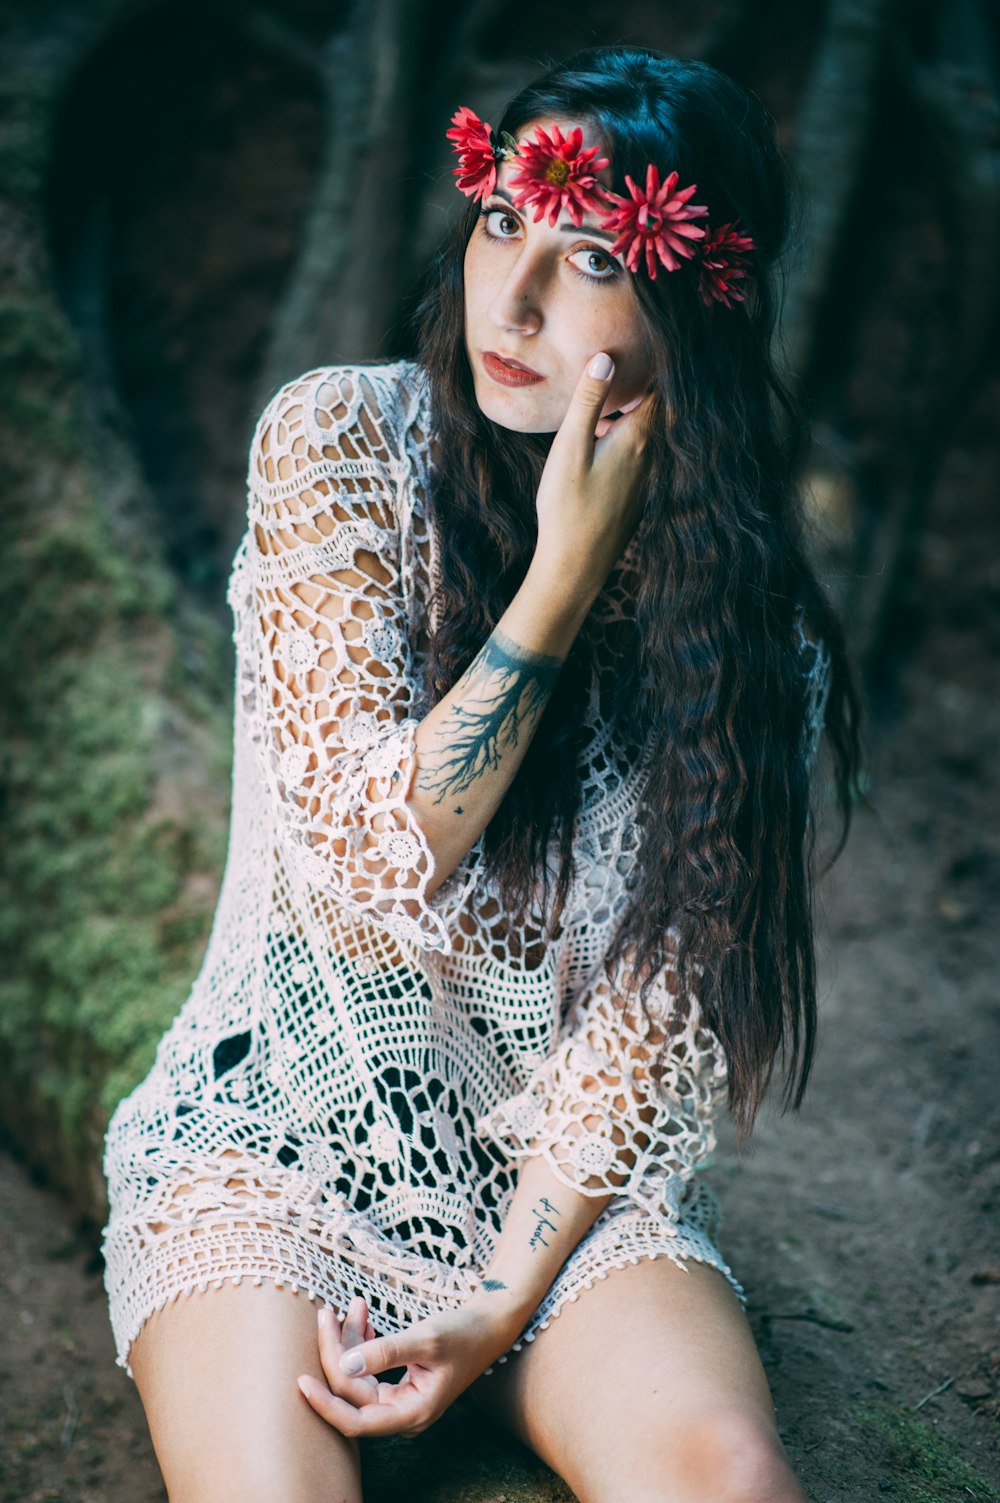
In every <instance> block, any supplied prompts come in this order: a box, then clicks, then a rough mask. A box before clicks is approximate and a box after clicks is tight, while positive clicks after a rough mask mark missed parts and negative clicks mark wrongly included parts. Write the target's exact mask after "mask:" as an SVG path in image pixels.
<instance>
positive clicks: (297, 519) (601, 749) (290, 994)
mask: <svg viewBox="0 0 1000 1503" xmlns="http://www.w3.org/2000/svg"><path fill="white" fill-rule="evenodd" d="M429 427H430V410H429V390H428V384H427V380H426V377H425V375H424V373H423V371H422V370H421V368H420V366H419V365H417V364H416V363H415V362H412V361H407V360H401V361H395V362H392V363H369V364H366V365H352V366H346V365H345V366H331V367H327V368H324V369H320V370H315V371H311V372H308V373H307V374H305V375H304V376H302V377H301V378H300V379H299V380H296V381H291V382H289V383H288V384H287V385H285V386H284V387H282V389H281V390H280V391H278V392H277V393H276V395H275V396H274V397H273V398H272V399H271V401H270V402H269V403H268V405H267V407H266V408H265V410H264V412H263V413H262V414H261V417H260V420H259V422H258V424H257V429H256V431H255V434H254V438H253V442H252V445H251V451H250V462H249V472H248V526H247V530H246V533H245V536H244V537H243V539H242V540H241V542H240V545H239V547H238V548H237V551H236V555H235V558H234V561H233V568H232V575H231V579H230V585H229V592H228V599H229V604H230V606H231V608H232V611H233V617H234V623H235V624H234V632H233V636H234V642H235V645H236V652H237V666H236V673H237V685H236V697H235V721H234V748H233V750H234V760H233V795H232V813H231V824H230V833H229V849H228V856H227V861H226V867H225V872H224V875H223V881H222V888H221V891H220V894H219V902H218V908H217V911H216V913H215V917H214V920H213V924H212V930H211V935H210V938H209V942H208V947H207V950H206V953H205V957H204V961H203V964H202V967H201V971H200V974H199V975H198V977H197V979H196V980H195V982H194V985H193V987H192V990H191V993H190V995H189V997H188V999H187V1001H186V1002H185V1004H184V1006H183V1007H182V1008H181V1010H180V1012H179V1013H178V1015H177V1017H176V1018H175V1020H174V1022H173V1024H172V1025H171V1027H170V1028H169V1029H168V1031H167V1032H166V1034H165V1035H164V1036H163V1038H162V1040H161V1041H160V1044H159V1047H158V1051H157V1055H156V1059H155V1062H154V1064H153V1066H152V1068H151V1070H150V1072H149V1074H148V1075H147V1077H146V1078H145V1080H143V1081H142V1082H141V1084H140V1085H138V1086H137V1087H136V1088H135V1089H134V1090H133V1091H132V1092H131V1094H130V1095H128V1096H127V1097H126V1098H125V1099H124V1100H123V1101H121V1102H120V1103H119V1105H118V1107H117V1109H116V1111H115V1113H114V1116H113V1117H112V1120H111V1122H110V1124H109V1126H108V1131H107V1138H106V1143H105V1158H104V1170H105V1175H106V1177H107V1182H108V1190H109V1197H110V1207H111V1212H110V1216H109V1220H108V1224H107V1226H106V1227H105V1228H104V1256H105V1260H106V1261H105V1283H106V1287H107V1291H108V1296H109V1301H110V1311H111V1322H112V1326H113V1329H114V1334H115V1340H116V1344H117V1351H118V1359H117V1360H118V1365H119V1366H121V1367H123V1368H125V1370H126V1372H128V1374H129V1375H130V1376H131V1375H132V1369H131V1366H130V1365H129V1362H128V1354H129V1349H130V1346H131V1343H132V1341H133V1340H134V1338H135V1337H136V1335H137V1334H138V1332H139V1330H140V1328H141V1326H142V1324H143V1322H144V1321H145V1319H146V1318H147V1317H148V1316H149V1315H150V1314H151V1313H152V1312H153V1311H154V1310H157V1309H160V1308H161V1307H162V1306H163V1305H164V1304H165V1303H166V1302H167V1301H168V1300H171V1299H173V1298H175V1297H176V1296H177V1295H180V1294H191V1293H193V1292H195V1291H204V1290H207V1289H208V1288H209V1286H215V1287H219V1286H221V1285H222V1284H223V1282H224V1281H225V1280H232V1281H233V1282H234V1283H239V1282H240V1281H241V1280H242V1279H249V1280H251V1281H252V1282H253V1283H255V1284H260V1283H261V1281H262V1280H264V1279H268V1280H272V1281H273V1282H274V1283H275V1284H277V1285H283V1286H288V1287H290V1288H292V1289H294V1290H297V1291H301V1292H303V1293H305V1294H306V1295H307V1296H308V1297H309V1299H311V1300H323V1301H325V1302H327V1303H329V1304H331V1305H333V1306H334V1307H335V1308H337V1309H339V1310H341V1311H343V1310H344V1309H345V1308H346V1306H347V1304H348V1302H349V1300H350V1298H351V1297H352V1295H354V1294H355V1293H362V1294H364V1296H365V1297H366V1299H367V1300H368V1302H369V1305H370V1307H371V1312H372V1321H373V1324H374V1326H375V1329H376V1331H377V1332H378V1334H380V1335H382V1334H386V1333H390V1332H396V1331H398V1330H400V1329H401V1328H402V1327H404V1326H406V1325H409V1324H411V1323H413V1322H415V1321H418V1320H421V1319H423V1318H425V1317H427V1316H428V1315H431V1314H432V1313H433V1312H435V1311H436V1310H440V1309H443V1308H448V1307H453V1306H455V1305H458V1304H460V1303H461V1302H462V1301H463V1300H465V1299H466V1298H467V1297H468V1296H469V1295H470V1294H472V1293H473V1292H474V1291H475V1290H476V1289H477V1288H478V1286H479V1283H480V1280H481V1277H482V1274H483V1271H484V1270H485V1267H486V1265H487V1263H488V1262H489V1259H490V1256H491V1253H492V1249H493V1247H494V1244H495V1241H496V1238H497V1236H498V1235H499V1232H500V1229H501V1227H502V1225H503V1222H504V1217H505V1213H506V1210H507V1207H508V1205H509V1203H510V1199H511V1196H512V1194H513V1191H514V1186H515V1181H516V1173H517V1164H518V1160H519V1159H521V1158H523V1157H524V1156H526V1155H532V1154H543V1155H544V1156H545V1158H546V1160H547V1161H548V1163H549V1164H550V1166H551V1168H552V1171H553V1173H554V1174H555V1175H556V1176H557V1177H558V1178H559V1179H561V1180H563V1181H564V1182H565V1183H567V1184H569V1185H572V1186H574V1187H575V1188H577V1189H580V1190H582V1191H583V1193H585V1194H590V1195H598V1194H606V1193H608V1192H609V1191H610V1192H612V1193H613V1194H614V1198H613V1199H612V1200H611V1201H610V1202H609V1204H608V1205H607V1206H606V1207H605V1209H604V1210H603V1211H602V1212H601V1214H600V1215H599V1217H598V1219H597V1220H596V1222H595V1223H594V1225H593V1226H592V1228H591V1229H590V1231H589V1232H588V1233H587V1234H586V1235H585V1236H584V1237H583V1239H582V1241H581V1242H580V1243H579V1244H578V1246H577V1247H576V1248H575V1250H574V1251H573V1252H572V1253H571V1254H570V1256H569V1257H568V1258H567V1259H566V1261H565V1263H564V1264H563V1266H562V1268H561V1270H560V1271H559V1273H558V1275H557V1277H556V1278H555V1280H554V1282H553V1284H552V1285H551V1287H550V1289H549V1290H548V1292H547V1293H546V1295H545V1297H544V1298H543V1299H542V1301H541V1303H540V1304H539V1306H538V1308H537V1310H536V1311H535V1313H534V1315H533V1316H532V1318H531V1319H530V1320H529V1321H528V1323H527V1325H526V1326H525V1328H524V1330H523V1332H522V1333H521V1337H520V1339H519V1340H518V1341H517V1342H515V1343H514V1345H513V1347H512V1348H511V1350H514V1351H517V1350H519V1349H520V1347H521V1344H522V1342H523V1341H530V1340H532V1339H533V1337H534V1336H535V1334H536V1332H537V1331H539V1330H541V1329H544V1327H545V1326H547V1325H548V1324H549V1322H550V1320H551V1319H552V1318H553V1317H554V1316H555V1315H557V1314H558V1312H559V1310H560V1308H561V1307H562V1305H563V1303H564V1302H565V1301H566V1300H568V1299H575V1298H576V1297H577V1295H578V1294H579V1292H580V1291H581V1290H582V1289H585V1288H587V1287H589V1286H590V1285H592V1284H593V1282H594V1280H595V1279H597V1278H604V1277H606V1276H607V1273H608V1270H609V1269H611V1268H616V1267H619V1266H621V1265H623V1264H626V1263H635V1262H637V1261H638V1260H639V1259H640V1258H644V1257H662V1256H667V1257H670V1258H672V1259H673V1260H674V1262H675V1263H678V1264H679V1266H681V1267H683V1260H684V1259H696V1260H698V1261H700V1262H705V1263H710V1264H712V1265H714V1266H715V1267H717V1268H719V1269H720V1270H721V1271H722V1272H723V1274H724V1275H725V1276H726V1277H727V1278H728V1279H729V1280H730V1282H731V1284H732V1286H733V1288H734V1289H735V1291H736V1293H737V1295H738V1297H739V1298H740V1300H741V1302H742V1303H744V1304H745V1297H744V1294H743V1290H742V1287H741V1285H740V1284H739V1283H738V1282H737V1280H736V1279H735V1277H734V1276H733V1274H732V1273H731V1271H730V1269H729V1268H728V1266H727V1265H726V1263H725V1262H724V1261H723V1259H722V1257H721V1255H720V1253H719V1251H718V1249H717V1247H716V1245H715V1241H714V1239H715V1237H716V1236H717V1233H718V1227H719V1224H720V1219H721V1218H720V1213H719V1206H718V1202H717V1201H716V1200H715V1197H714V1195H713V1194H712V1192H711V1191H710V1190H708V1188H707V1187H706V1186H705V1185H704V1184H703V1182H702V1180H701V1177H700V1175H698V1174H697V1172H696V1171H698V1170H700V1169H703V1168H704V1167H705V1166H706V1165H707V1164H708V1163H709V1162H710V1160H711V1157H712V1153H713V1150H714V1147H715V1141H716V1139H715V1132H714V1128H713V1118H714V1117H715V1114H716V1112H717V1111H718V1109H719V1107H720V1106H721V1104H722V1102H723V1100H724V1096H725V1084H726V1066H725V1059H724V1055H723V1053H722V1050H721V1046H720V1045H719V1043H718V1040H717V1039H716V1037H715V1036H714V1034H713V1033H712V1032H710V1031H709V1030H708V1028H707V1027H705V1026H704V1024H703V1023H702V1021H701V1019H700V1017H699V1012H698V1007H697V1002H696V1000H695V998H694V997H693V996H689V997H688V998H686V999H684V1000H683V1001H680V1000H679V999H678V998H677V997H676V996H674V995H672V993H671V990H670V987H669V985H668V981H669V978H667V977H666V976H664V978H663V984H662V985H658V990H657V992H656V998H658V1000H659V1002H660V1004H661V1006H662V1008H663V1009H664V1012H665V1013H666V1012H669V1013H670V1014H671V1015H672V1016H673V1017H674V1018H675V1019H679V1018H681V1017H684V1022H683V1027H681V1028H680V1029H679V1031H678V1032H677V1033H676V1035H675V1036H674V1039H673V1043H672V1048H671V1052H670V1055H669V1069H668V1071H667V1073H666V1075H665V1076H664V1078H663V1079H662V1080H661V1081H660V1082H659V1083H658V1084H657V1083H654V1082H653V1081H651V1080H650V1078H649V1076H648V1074H647V1073H646V1071H645V1069H644V1063H645V1061H646V1059H647V1049H646V1047H645V1046H644V1044H643V1042H642V1038H643V1034H642V1030H641V1029H640V1027H639V1022H640V1019H639V1018H637V1016H635V1015H634V1014H632V1013H631V1012H630V1013H628V1014H627V1015H626V1016H625V1017H624V1019H623V1018H622V1015H621V1012H620V1010H619V1009H616V1007H615V1006H614V1003H613V999H612V997H611V995H610V993H609V987H608V983H607V980H606V979H605V977H604V972H603V965H602V957H603V955H604V954H605V952H606V949H607V946H608V943H609V939H610V936H611V932H612V928H613V925H614V922H615V919H616V918H617V917H618V915H619V913H620V912H621V911H622V905H623V898H624V877H625V873H627V872H628V871H629V869H630V864H631V863H632V862H633V861H634V858H635V851H636V847H637V834H636V827H635V823H634V813H635V810H636V806H637V803H638V800H639V797H640V794H641V791H642V785H643V778H644V775H645V770H646V768H647V766H648V759H646V758H639V759H636V758H634V757H633V759H632V762H631V763H627V762H625V761H624V760H623V758H622V757H621V756H620V755H616V746H615V743H614V739H613V738H612V737H611V736H610V735H609V731H608V726H607V724H606V723H604V722H602V719H601V716H600V709H599V694H598V691H597V689H596V687H595V689H594V691H593V692H592V695H591V700H590V705H589V709H588V712H587V719H588V723H589V725H590V726H592V727H593V735H592V737H591V739H590V743H589V746H588V748H587V751H586V754H585V755H586V758H587V764H588V765H587V768H586V774H585V782H584V800H583V807H582V809H581V813H580V816H579V823H578V827H577V829H578V833H577V836H576V841H575V847H574V850H575V858H576V864H577V871H576V879H575V883H574V886H573V890H572V893H571V898H570V902H569V905H568V907H567V910H566V911H565V912H564V914H563V916H562V919H561V928H560V932H559V935H558V938H557V939H554V940H552V941H549V942H545V943H539V942H538V940H537V937H535V938H534V942H533V931H532V929H531V928H530V927H529V928H528V929H527V930H526V932H525V935H524V942H523V943H521V942H520V940H518V941H517V942H515V943H513V944H511V943H507V944H505V943H504V942H503V940H502V937H501V935H500V934H499V932H495V931H494V928H493V923H494V920H495V918H496V916H497V914H498V912H499V907H498V903H497V900H496V897H495V895H494V893H493V891H492V890H491V884H489V883H488V882H487V881H486V879H485V876H484V874H483V871H482V859H481V858H482V837H480V839H479V840H478V841H477V842H476V844H475V845H474V846H473V847H472V849H471V850H470V851H469V853H468V856H467V857H466V858H465V859H464V860H463V861H461V862H460V863H459V865H458V867H457V868H456V870H455V871H454V873H452V875H451V876H450V877H449V878H448V879H447V880H446V882H445V883H444V884H443V885H442V886H441V887H440V888H439V889H438V890H437V891H436V892H435V893H434V894H433V895H432V896H430V897H428V896H427V894H426V890H425V889H426V885H427V881H428V878H429V876H430V874H431V871H432V869H433V859H432V857H431V853H430V849H429V847H428V845H427V842H426V839H425V837H424V835H423V833H422V831H421V829H420V828H419V826H418V825H417V824H416V822H415V821H414V819H413V817H412V816H411V814H410V812H409V810H408V809H407V807H406V804H405V803H404V797H405V794H406V792H407V791H408V789H409V787H410V784H411V780H412V775H413V773H414V770H415V751H414V734H415V732H416V729H417V726H418V724H419V722H420V720H421V719H422V718H423V716H424V715H425V714H426V713H427V711H428V710H429V708H430V706H429V704H427V703H426V701H425V699H424V696H423V691H422V688H421V673H420V669H421V663H422V660H423V651H424V648H425V645H426V629H427V613H426V607H425V602H426V601H427V600H428V599H429V598H430V595H431V591H432V587H433V583H434V582H435V580H436V578H437V552H436V541H435V537H434V535H433V531H432V529H431V527H430V525H429V523H428V520H427V500H426V496H427V476H428V465H429V462H430V460H429V448H430V433H429ZM629 569H630V552H626V554H625V555H624V557H623V559H622V560H621V561H620V563H619V565H618V566H617V568H616V570H615V571H614V572H613V573H612V575H611V577H610V579H609V581H608V585H607V587H606V589H605V590H604V592H603V593H602V595H601V596H600V597H599V598H598V601H597V602H596V603H595V607H594V610H593V611H592V613H591V616H590V617H589V618H588V623H587V626H586V627H585V629H587V630H592V631H597V632H598V633H600V632H601V631H603V630H604V625H605V624H606V623H608V622H610V621H613V620H614V619H615V618H616V616H619V617H620V616H621V615H622V613H623V610H624V607H625V605H626V604H627V596H628V580H629ZM802 643H803V648H804V655H805V660H806V661H805V666H806V671H807V672H809V673H810V676H811V686H812V690H813V694H812V711H811V716H810V721H811V723H810V727H809V744H808V746H807V754H809V755H811V753H812V750H813V749H814V745H815V740H816V736H817V732H818V728H819V724H820V719H821V714H822V707H823V700H824V696H825V692H826V680H827V675H828V662H827V659H826V657H825V656H823V655H820V654H819V653H818V652H817V651H815V650H814V649H812V650H811V655H810V644H808V643H807V642H806V641H805V638H804V637H803V639H802ZM613 669H614V661H613V657H612V656H611V654H610V652H609V654H608V655H607V657H606V660H605V662H604V663H603V665H602V666H601V669H600V671H601V672H603V671H610V672H613ZM599 676H600V672H599V673H598V674H596V675H595V679H596V678H598V677H599ZM376 816H382V818H376ZM654 1042H658V1040H654ZM650 1052H651V1053H652V1052H655V1051H650ZM650 1105H652V1107H653V1109H654V1111H653V1119H652V1121H651V1122H643V1120H642V1119H641V1118H640V1111H641V1110H642V1109H643V1108H646V1109H647V1111H648V1107H649V1106H650ZM584 1119H586V1122H585V1121H584ZM628 1151H631V1153H632V1154H634V1162H633V1163H632V1164H631V1166H627V1165H626V1163H625V1160H624V1159H623V1158H622V1157H621V1155H622V1154H623V1153H625V1152H628ZM499 1360H500V1361H505V1360H506V1356H504V1357H501V1358H500V1359H499Z"/></svg>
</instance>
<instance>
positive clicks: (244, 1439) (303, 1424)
mask: <svg viewBox="0 0 1000 1503" xmlns="http://www.w3.org/2000/svg"><path fill="white" fill-rule="evenodd" d="M317 1308H318V1306H317V1305H315V1304H314V1303H313V1302H312V1301H311V1300H310V1299H308V1298H307V1296H306V1295H304V1294H297V1293H295V1292H294V1291H293V1290H291V1289H287V1288H280V1289H279V1288H278V1287H277V1286H276V1285H274V1284H271V1283H269V1282H267V1281H266V1280H265V1281H264V1282H263V1283H262V1284H260V1285H254V1284H252V1283H250V1282H249V1281H247V1280H244V1282H243V1283H242V1284H239V1285H234V1284H231V1283H226V1284H223V1285H222V1286H221V1288H218V1289H216V1288H213V1287H210V1288H208V1289H207V1290H205V1291H203V1292H202V1291H195V1292H194V1293H192V1294H183V1295H180V1296H179V1297H178V1298H177V1299H175V1300H173V1301H171V1303H169V1304H167V1305H165V1306H164V1307H163V1308H162V1309H161V1310H158V1311H156V1312H155V1313H154V1314H153V1315H151V1316H150V1318H149V1319H148V1320H147V1321H146V1323H145V1325H144V1326H143V1328H142V1330H141V1331H140V1333H139V1335H138V1337H137V1338H136V1340H135V1342H134V1343H133V1345H132V1350H131V1352H130V1354H129V1362H130V1365H131V1367H132V1371H133V1373H134V1375H135V1380H136V1386H137V1388H138V1390H139V1396H140V1398H141V1399H142V1402H143V1406H144V1408H145V1410H146V1418H147V1420H148V1422H149V1430H150V1435H151V1436H152V1440H153V1448H154V1450H155V1451H156V1458H157V1461H158V1462H159V1465H160V1470H161V1471H162V1473H163V1478H164V1481H165V1483H166V1485H167V1491H168V1494H169V1497H170V1503H230V1500H233V1503H235V1500H236V1499H239V1500H240V1503H253V1500H255V1499H268V1500H269V1503H270V1500H274V1499H277V1498H280V1499H281V1500H282V1503H358V1500H360V1498H361V1481H360V1460H359V1448H358V1442H357V1441H356V1440H352V1439H350V1438H349V1437H347V1436H343V1435H341V1434H340V1433H339V1432H338V1431H336V1430H334V1429H333V1428H332V1427H331V1426H330V1425H328V1424H327V1423H326V1421H325V1420H323V1419H321V1418H320V1417H319V1415H318V1414H317V1413H316V1412H315V1410H314V1409H312V1408H311V1407H310V1405H309V1404H308V1403H307V1402H306V1400H305V1398H304V1397H303V1395H302V1394H301V1392H300V1391H299V1388H298V1386H297V1383H296V1379H297V1378H298V1375H299V1374H300V1373H312V1374H313V1375H314V1376H315V1377H317V1378H319V1379H321V1380H322V1379H323V1371H322V1368H321V1367H320V1362H319V1347H318V1340H317V1327H316V1312H317Z"/></svg>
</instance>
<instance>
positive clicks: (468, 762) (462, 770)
mask: <svg viewBox="0 0 1000 1503" xmlns="http://www.w3.org/2000/svg"><path fill="white" fill-rule="evenodd" d="M561 668H562V659H561V658H555V657H549V656H548V655H547V654H546V653H541V652H532V651H531V650H530V649H529V648H527V647H522V646H521V644H520V643H519V642H515V641H514V639H513V638H512V637H508V636H507V634H506V632H503V631H501V630H500V628H499V627H497V628H496V629H495V630H494V632H493V635H492V636H491V637H490V638H489V640H488V641H487V642H486V643H484V645H483V648H482V650H481V651H480V652H479V653H478V654H477V656H476V657H475V658H474V659H473V661H472V663H470V665H469V667H468V668H467V670H466V672H465V674H464V675H463V678H462V682H463V683H464V684H465V685H466V687H467V690H468V691H469V692H470V694H474V695H475V696H476V697H477V698H478V699H479V700H480V702H481V708H479V707H478V706H477V707H476V708H475V709H470V708H469V707H468V706H467V705H456V706H455V707H454V709H453V710H452V712H451V719H450V720H449V721H448V722H447V730H448V732H450V734H449V736H448V745H449V754H448V755H447V756H446V757H445V759H444V760H443V761H442V762H440V763H434V764H433V765H428V763H427V761H426V759H425V761H424V763H423V765H422V766H421V768H420V771H419V774H418V782H419V786H420V787H421V788H423V789H424V790H425V791H427V792H431V791H435V790H437V791H438V797H437V799H436V800H435V802H436V803H441V802H442V800H443V799H445V798H447V797H448V796H449V795H451V794H456V793H461V792H463V791H464V790H465V789H466V788H468V787H470V785H471V784H472V783H474V782H475V780H476V779H477V778H478V777H481V776H482V774H483V773H484V772H485V771H486V770H487V768H493V769H495V768H496V767H497V766H499V763H500V759H501V757H502V756H503V752H504V750H505V749H506V748H507V747H514V746H517V744H518V738H519V735H520V733H521V731H522V730H523V729H524V728H525V727H526V726H527V725H531V726H532V727H533V726H534V723H535V721H536V720H537V719H538V717H539V716H540V715H541V713H542V711H543V710H544V708H545V705H546V703H547V701H548V698H549V695H550V694H551V693H552V690H553V688H554V686H555V683H556V680H557V679H558V677H559V671H560V669H561ZM452 725H454V730H453V731H452Z"/></svg>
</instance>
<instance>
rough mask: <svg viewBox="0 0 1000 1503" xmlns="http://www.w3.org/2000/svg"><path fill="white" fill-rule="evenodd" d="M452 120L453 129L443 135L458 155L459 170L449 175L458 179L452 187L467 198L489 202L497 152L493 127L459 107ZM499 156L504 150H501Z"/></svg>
mask: <svg viewBox="0 0 1000 1503" xmlns="http://www.w3.org/2000/svg"><path fill="white" fill-rule="evenodd" d="M451 119H452V129H451V130H449V131H445V135H446V136H447V138H448V140H449V141H451V142H452V143H453V145H452V150H453V151H456V152H457V153H458V163H459V164H458V166H457V167H454V168H453V169H452V171H453V172H454V175H455V177H456V178H457V179H458V181H457V183H456V184H455V186H456V188H460V189H461V190H462V192H463V193H464V194H465V195H466V197H470V196H471V197H472V198H488V197H489V195H490V194H491V193H492V192H493V189H494V188H495V187H496V183H497V152H496V149H495V148H494V146H493V141H492V135H493V129H492V126H490V125H488V124H487V123H486V121H485V120H480V118H479V116H478V115H477V114H476V113H475V112H474V111H473V110H470V109H469V107H468V105H464V104H463V105H462V108H461V109H460V110H456V111H455V113H454V115H452V117H451ZM500 151H501V153H502V154H504V155H505V154H506V153H504V152H503V148H502V147H501V148H500Z"/></svg>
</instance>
